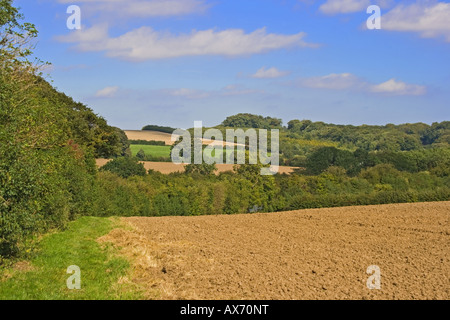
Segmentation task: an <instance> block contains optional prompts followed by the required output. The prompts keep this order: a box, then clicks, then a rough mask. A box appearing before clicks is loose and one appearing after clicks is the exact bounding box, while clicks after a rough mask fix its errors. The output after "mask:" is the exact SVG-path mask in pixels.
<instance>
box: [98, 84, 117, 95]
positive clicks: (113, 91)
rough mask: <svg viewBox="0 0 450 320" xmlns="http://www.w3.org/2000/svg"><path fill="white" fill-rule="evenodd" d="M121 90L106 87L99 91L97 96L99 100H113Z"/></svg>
mask: <svg viewBox="0 0 450 320" xmlns="http://www.w3.org/2000/svg"><path fill="white" fill-rule="evenodd" d="M118 90H119V87H117V86H115V87H106V88H103V89H101V90H98V91H97V93H96V94H95V96H96V97H97V98H112V97H113V96H114V95H115V94H116V92H117V91H118Z"/></svg>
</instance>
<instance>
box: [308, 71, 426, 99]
mask: <svg viewBox="0 0 450 320" xmlns="http://www.w3.org/2000/svg"><path fill="white" fill-rule="evenodd" d="M300 86H303V87H307V88H315V89H330V90H349V91H359V92H371V93H377V94H387V95H402V96H403V95H414V96H419V95H424V94H426V87H425V86H420V85H415V84H407V83H405V82H402V81H397V80H395V79H390V80H388V81H386V82H383V83H380V84H371V83H369V82H367V81H365V80H364V79H361V78H359V77H357V76H355V75H353V74H351V73H341V74H336V73H332V74H329V75H326V76H321V77H311V78H305V79H301V80H300Z"/></svg>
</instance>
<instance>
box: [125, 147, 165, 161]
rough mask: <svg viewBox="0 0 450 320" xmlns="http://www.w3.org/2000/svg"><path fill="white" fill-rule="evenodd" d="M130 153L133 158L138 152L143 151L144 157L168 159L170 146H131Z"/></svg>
mask: <svg viewBox="0 0 450 320" xmlns="http://www.w3.org/2000/svg"><path fill="white" fill-rule="evenodd" d="M130 149H131V153H132V154H133V156H135V155H136V154H137V153H138V152H139V150H141V149H142V150H144V152H145V155H146V156H152V157H167V158H169V157H170V146H149V145H143V144H132V145H131V146H130Z"/></svg>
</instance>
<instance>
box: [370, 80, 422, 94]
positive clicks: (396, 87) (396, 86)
mask: <svg viewBox="0 0 450 320" xmlns="http://www.w3.org/2000/svg"><path fill="white" fill-rule="evenodd" d="M371 91H372V92H377V93H386V94H393V95H413V96H420V95H424V94H425V93H426V88H425V87H424V86H419V85H415V84H407V83H404V82H402V81H397V80H395V79H390V80H388V81H386V82H383V83H380V84H378V85H373V86H371Z"/></svg>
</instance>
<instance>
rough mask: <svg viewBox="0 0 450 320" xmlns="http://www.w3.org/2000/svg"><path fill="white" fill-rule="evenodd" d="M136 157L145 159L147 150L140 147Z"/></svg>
mask: <svg viewBox="0 0 450 320" xmlns="http://www.w3.org/2000/svg"><path fill="white" fill-rule="evenodd" d="M136 158H138V159H139V160H142V161H144V160H145V151H144V149H140V150H139V151H138V153H137V154H136Z"/></svg>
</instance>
